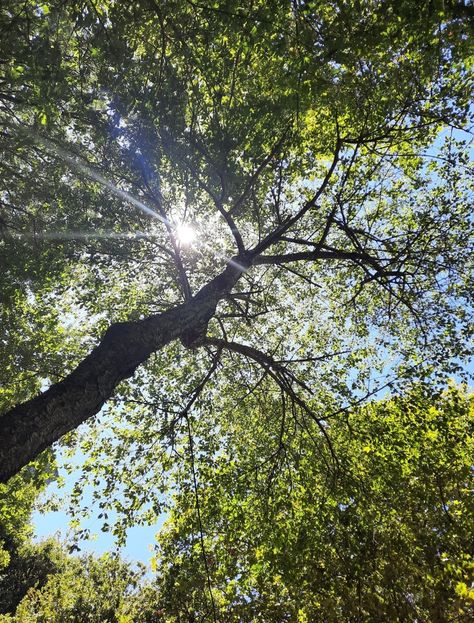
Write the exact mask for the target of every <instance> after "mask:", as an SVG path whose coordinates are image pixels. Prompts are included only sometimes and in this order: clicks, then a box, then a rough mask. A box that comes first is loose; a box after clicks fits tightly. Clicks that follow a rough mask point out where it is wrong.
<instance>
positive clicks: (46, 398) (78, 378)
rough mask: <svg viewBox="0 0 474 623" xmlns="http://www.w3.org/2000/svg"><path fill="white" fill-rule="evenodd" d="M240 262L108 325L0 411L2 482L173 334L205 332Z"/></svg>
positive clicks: (188, 339)
mask: <svg viewBox="0 0 474 623" xmlns="http://www.w3.org/2000/svg"><path fill="white" fill-rule="evenodd" d="M244 262H245V258H239V257H237V258H235V260H232V261H231V262H229V264H228V265H227V267H226V269H225V270H224V271H223V272H222V273H221V274H220V275H218V276H217V277H215V278H214V279H213V280H212V281H210V282H209V283H208V284H207V285H205V286H204V287H203V288H202V289H201V290H200V291H199V292H198V293H197V295H196V296H194V297H193V298H192V299H190V300H189V301H188V302H186V303H184V304H182V305H178V306H176V307H174V308H173V309H170V310H168V311H165V312H163V313H162V314H158V315H156V316H150V317H148V318H145V319H144V320H139V321H136V322H123V323H117V324H113V325H111V326H110V327H109V329H108V330H107V331H106V333H105V335H104V337H103V339H102V340H101V342H100V343H99V345H98V346H97V347H96V348H94V350H93V351H92V352H91V353H90V354H89V355H88V356H87V357H86V358H85V359H84V360H83V361H82V362H81V363H80V364H79V365H78V366H77V368H76V369H75V370H74V371H73V372H71V373H70V374H69V375H68V376H67V377H66V378H65V379H64V380H62V381H60V382H59V383H56V384H54V385H52V386H51V387H50V388H49V389H48V390H47V391H45V392H44V393H42V394H40V395H39V396H37V397H36V398H33V399H31V400H29V401H27V402H24V403H23V404H20V405H18V406H16V407H14V408H13V409H11V410H10V411H8V412H7V413H5V414H4V415H3V416H2V417H0V482H6V481H7V480H8V479H9V478H10V477H11V476H13V475H14V474H16V473H17V472H18V471H19V470H20V469H21V468H22V467H23V466H24V465H26V464H28V463H29V462H30V461H32V460H33V459H34V458H35V457H36V456H37V455H38V454H39V453H40V452H42V451H43V450H44V449H45V448H47V447H49V446H51V444H52V443H54V442H55V441H57V440H58V439H59V438H60V437H61V436H62V435H64V434H65V433H68V432H69V431H71V430H73V429H74V428H76V427H77V426H79V424H82V422H85V421H86V420H87V419H88V418H90V417H91V416H93V415H95V414H96V413H98V411H100V409H101V408H102V406H103V405H104V403H105V402H106V401H107V400H108V399H109V398H110V397H111V396H112V394H113V392H114V390H115V388H116V387H117V385H118V384H119V383H120V382H121V381H123V380H124V379H126V378H128V377H130V376H131V375H132V374H133V373H134V371H135V370H136V368H137V367H138V366H139V365H140V364H141V363H143V362H144V361H146V360H147V359H148V357H149V356H150V355H151V354H152V353H154V352H156V351H158V350H160V349H161V348H163V347H164V346H165V345H166V344H169V343H170V342H171V341H172V340H175V339H177V338H181V339H182V340H183V342H184V343H185V344H190V343H192V342H193V341H194V340H195V339H196V336H199V335H204V334H205V331H206V327H207V323H208V322H209V320H210V319H211V318H212V316H213V315H214V313H215V310H216V306H217V303H218V301H219V300H220V299H222V298H224V297H225V296H226V295H227V294H228V293H229V292H230V291H231V289H232V288H233V286H234V285H235V283H236V282H237V280H238V279H239V277H240V275H241V274H242V272H243V270H244V269H245V265H244Z"/></svg>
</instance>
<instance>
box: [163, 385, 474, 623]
mask: <svg viewBox="0 0 474 623" xmlns="http://www.w3.org/2000/svg"><path fill="white" fill-rule="evenodd" d="M270 408H271V407H270ZM263 409H265V407H263ZM256 415H257V414H255V413H253V414H252V416H250V414H245V412H243V411H242V412H240V413H239V414H237V415H236V417H235V420H234V421H233V423H232V424H229V431H228V433H229V435H230V434H232V435H234V436H235V437H236V438H237V440H236V441H235V443H233V444H228V445H226V446H225V447H222V448H221V450H220V451H219V452H218V453H216V454H215V455H214V456H213V458H212V459H209V458H208V457H206V456H199V457H195V466H194V469H195V470H196V473H197V475H198V476H197V478H198V492H199V505H200V521H201V526H202V529H203V543H201V535H200V524H199V521H198V517H197V514H196V507H195V505H196V500H195V496H194V494H193V486H192V482H190V478H189V476H188V473H189V471H191V468H189V469H188V471H187V472H186V471H185V470H183V476H182V480H181V483H180V487H179V489H178V490H177V491H176V495H175V502H174V505H173V510H172V512H171V515H170V518H169V520H168V522H167V526H166V527H165V528H164V530H163V532H162V533H161V535H160V545H159V551H158V552H159V553H158V560H157V570H158V578H159V579H158V586H160V587H161V591H162V597H161V599H162V605H163V608H164V610H165V612H166V616H165V617H164V620H166V621H170V622H171V621H180V620H186V621H188V620H189V621H191V620H196V621H198V620H201V619H202V620H213V618H212V614H211V611H212V605H211V601H210V595H209V587H208V578H207V573H208V574H209V583H210V586H211V587H212V595H213V601H214V604H215V609H216V613H217V615H216V617H217V620H222V621H295V622H296V621H299V622H302V621H376V620H377V621H394V622H395V621H420V620H422V621H468V620H471V617H472V615H473V613H474V593H473V591H472V588H471V586H472V580H473V572H474V561H473V559H472V550H471V544H470V538H471V534H472V529H473V527H474V506H473V498H472V464H473V458H474V454H473V453H474V447H473V443H472V441H473V437H472V432H473V423H474V420H473V416H474V403H473V398H472V395H468V394H466V393H465V392H464V391H463V390H462V389H458V388H456V387H454V386H453V387H450V388H449V389H448V390H446V391H445V392H443V393H442V394H438V393H435V394H433V393H432V391H431V390H430V389H429V388H427V387H417V388H415V389H413V390H412V391H411V392H410V393H409V394H407V395H406V396H404V397H398V398H386V399H384V400H383V401H380V402H373V403H371V404H369V405H367V406H366V407H362V408H359V409H357V410H355V411H352V412H350V413H348V414H347V418H346V420H345V421H337V422H335V423H334V425H333V426H332V441H333V445H334V450H335V453H336V455H337V457H338V460H339V465H338V468H337V469H336V470H334V471H332V472H329V473H328V468H327V463H326V460H327V459H326V456H325V454H326V453H325V448H324V445H323V444H322V442H321V440H320V439H318V438H317V436H315V435H316V432H317V431H316V430H314V429H315V427H314V426H313V427H312V428H311V427H310V428H308V429H307V430H304V429H302V430H299V431H294V430H291V429H290V430H285V431H284V433H283V435H282V438H281V440H280V446H279V448H278V449H277V451H276V452H277V453H278V461H279V463H280V469H278V470H275V468H274V464H273V462H272V460H271V457H272V451H273V450H274V448H273V446H272V445H270V447H269V448H266V452H262V448H261V446H260V445H259V444H261V443H262V438H263V437H264V432H263V431H262V428H261V427H262V426H264V425H263V424H260V428H259V427H258V426H259V425H258V424H257V422H258V421H263V420H264V418H265V411H264V410H263V411H262V412H261V413H260V414H259V417H255V416H256ZM195 434H196V435H201V426H200V425H199V423H197V422H196V423H195ZM215 434H216V433H215V432H214V433H213V435H215ZM266 441H267V443H268V444H271V437H270V435H268V436H267V440H266ZM254 455H257V456H259V457H260V458H261V463H260V466H259V467H257V468H254V469H252V468H251V467H250V466H252V465H253V464H254V463H253V461H254ZM202 545H203V546H204V547H205V550H204V552H205V554H203V551H202ZM204 557H205V558H204Z"/></svg>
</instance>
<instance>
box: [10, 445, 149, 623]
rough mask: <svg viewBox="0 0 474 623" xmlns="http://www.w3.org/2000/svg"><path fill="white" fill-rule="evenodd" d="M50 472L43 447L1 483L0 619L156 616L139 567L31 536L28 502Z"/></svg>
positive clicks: (114, 621)
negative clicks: (34, 458) (79, 552)
mask: <svg viewBox="0 0 474 623" xmlns="http://www.w3.org/2000/svg"><path fill="white" fill-rule="evenodd" d="M53 472H54V469H53V461H52V459H51V453H43V455H42V462H39V461H37V462H36V463H35V464H32V465H30V466H29V467H28V470H23V471H22V473H21V474H19V475H17V476H16V477H14V478H12V479H11V480H10V481H9V483H8V484H7V485H1V493H2V499H1V504H0V535H1V538H2V541H1V543H2V550H0V556H1V558H0V561H1V562H0V621H1V622H2V623H23V622H25V623H31V621H40V620H41V621H48V623H53V622H57V623H61V622H63V621H77V622H82V621H89V622H90V623H93V622H97V623H105V622H108V623H119V622H120V623H133V621H135V620H140V621H143V622H145V621H146V622H147V623H148V622H149V623H153V622H154V621H156V620H157V619H156V618H153V617H154V614H155V612H156V610H157V606H156V605H155V604H154V603H153V599H152V597H153V595H151V596H149V595H148V594H147V591H148V593H149V592H150V591H149V588H148V587H147V585H146V583H145V582H143V576H144V568H143V567H142V568H140V566H139V567H138V568H137V569H133V568H132V567H131V565H130V563H128V562H125V561H123V560H120V558H119V557H118V556H117V555H111V554H105V555H103V556H101V557H100V558H98V557H94V556H91V555H84V554H82V555H81V556H76V557H73V556H71V555H70V554H69V553H67V550H66V544H65V543H60V542H59V541H58V540H57V539H55V538H49V539H47V540H45V541H43V542H41V543H37V542H34V541H33V540H32V538H31V537H32V533H33V530H32V526H31V512H32V510H33V505H34V502H35V501H36V499H37V497H38V495H39V493H40V492H41V491H42V490H43V489H44V488H45V485H46V483H47V482H48V481H49V480H50V478H51V476H52V474H53ZM138 608H140V610H139V611H138Z"/></svg>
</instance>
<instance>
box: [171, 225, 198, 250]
mask: <svg viewBox="0 0 474 623" xmlns="http://www.w3.org/2000/svg"><path fill="white" fill-rule="evenodd" d="M176 237H177V238H178V240H179V241H180V242H181V244H183V245H189V244H191V243H192V242H194V240H196V230H195V229H194V228H193V227H191V226H190V225H185V224H184V223H182V224H181V225H178V227H177V228H176Z"/></svg>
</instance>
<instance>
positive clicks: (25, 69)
mask: <svg viewBox="0 0 474 623" xmlns="http://www.w3.org/2000/svg"><path fill="white" fill-rule="evenodd" d="M1 11H2V13H1V15H2V43H1V46H2V56H1V58H2V59H5V60H4V64H5V68H6V74H5V78H4V79H3V82H2V86H1V93H0V101H1V106H2V108H1V119H0V123H1V128H2V135H1V138H2V161H1V164H0V167H1V171H2V176H1V180H2V181H1V183H2V188H1V203H2V214H1V227H2V242H1V245H2V246H1V249H2V255H3V265H4V271H3V275H2V284H1V288H2V300H3V303H4V307H3V312H2V313H3V315H4V323H3V326H2V331H3V332H4V337H3V338H2V340H3V341H2V343H3V344H5V354H4V361H5V366H4V369H3V370H2V374H3V375H4V378H3V380H2V386H5V389H2V403H3V407H4V410H5V413H4V415H3V416H2V418H0V457H1V461H0V465H1V467H0V476H1V479H2V481H5V480H7V479H8V478H9V477H10V476H11V475H12V474H14V473H16V472H17V471H18V470H19V469H20V468H21V467H22V466H24V465H25V464H27V463H28V462H29V461H31V460H32V459H33V458H34V457H35V456H37V455H38V453H40V452H41V451H42V450H44V449H45V448H47V447H49V446H50V445H51V444H52V443H53V442H55V441H57V440H58V439H60V438H61V437H62V436H63V435H65V434H66V433H68V432H70V431H73V430H75V429H76V428H77V427H78V426H79V425H80V424H81V423H83V422H85V421H88V420H89V418H91V417H92V416H93V415H95V414H97V413H98V412H99V410H100V409H101V408H102V407H103V406H104V404H105V403H106V401H107V400H109V399H111V398H112V397H113V396H114V399H113V400H114V401H115V402H114V403H112V404H111V406H110V409H109V414H108V416H107V418H108V419H107V425H106V429H105V430H104V431H103V432H102V437H101V440H100V446H98V449H97V450H96V452H97V453H99V455H100V456H101V459H102V460H101V464H100V465H97V466H95V468H96V469H95V471H94V470H92V468H91V466H90V465H89V472H91V471H92V472H93V473H94V476H93V478H95V479H96V482H98V480H99V476H98V475H97V474H98V473H101V470H105V471H107V470H109V471H108V475H106V476H105V477H104V478H105V480H102V482H105V485H104V486H105V487H106V490H107V496H108V497H109V498H110V499H114V500H115V503H116V504H121V502H120V501H119V500H118V499H117V496H114V495H113V494H112V493H111V491H112V489H113V487H114V486H115V485H114V484H113V483H116V482H117V481H118V482H120V483H121V485H120V486H123V488H124V491H125V493H126V494H127V495H128V496H129V498H130V501H131V502H130V503H131V506H130V508H132V510H133V511H135V510H137V508H141V509H142V510H143V511H144V512H145V515H146V513H148V512H149V513H153V512H155V510H156V509H155V510H154V508H153V503H154V504H155V506H156V504H158V501H157V499H156V498H153V496H154V495H155V494H152V493H150V500H151V501H150V502H149V504H150V505H151V507H152V508H150V505H149V506H147V503H148V501H145V500H143V496H142V498H141V499H140V495H139V494H138V493H137V487H138V485H137V483H139V484H140V488H142V486H143V484H144V483H146V484H147V486H149V487H150V488H151V483H154V484H155V485H156V490H157V491H159V490H160V488H164V487H165V486H166V485H165V483H164V479H165V477H166V476H167V472H171V471H172V466H171V463H170V461H171V456H172V455H173V451H174V449H175V448H176V443H179V439H180V437H182V436H183V435H186V434H187V427H188V424H189V421H190V420H189V418H190V417H191V416H192V415H193V410H194V409H195V408H196V406H197V405H198V404H199V405H200V408H201V409H204V411H203V412H205V408H206V401H207V403H209V402H213V403H214V404H217V403H219V404H221V405H222V408H223V412H222V413H223V417H227V414H228V413H229V410H232V409H233V408H234V405H235V404H236V403H239V402H240V401H242V400H244V401H246V400H247V398H248V396H249V395H257V396H259V397H260V398H259V399H260V400H263V399H264V394H263V393H262V392H263V391H264V390H265V392H267V394H266V395H265V400H267V398H268V392H271V395H274V394H275V393H276V395H277V396H279V397H280V398H281V400H280V407H281V408H280V410H279V414H280V415H279V418H280V419H279V421H278V422H274V423H273V424H274V425H276V426H277V428H276V429H275V435H277V436H278V433H277V431H278V430H280V429H281V428H285V426H287V422H288V417H289V416H287V413H286V409H287V407H288V402H287V401H288V400H289V401H290V405H291V418H290V419H293V420H294V422H299V423H300V424H298V425H301V426H307V425H308V422H318V429H319V433H318V434H319V435H321V436H322V437H324V439H325V440H326V443H327V445H328V452H329V459H328V460H330V461H332V462H337V460H338V457H337V456H335V454H334V453H333V450H332V445H331V444H332V442H331V439H330V437H331V431H330V426H328V423H327V418H326V415H327V411H328V408H332V407H333V411H334V412H337V411H339V410H341V409H344V408H345V407H346V406H347V404H348V403H350V402H353V401H354V400H355V401H358V400H362V398H363V397H364V396H366V397H368V396H369V395H371V394H372V393H373V392H376V391H377V389H379V388H380V385H384V384H385V383H387V382H389V381H388V380H385V381H381V382H380V383H379V384H378V385H377V383H374V376H376V375H377V374H382V373H384V374H388V375H389V377H390V378H391V377H392V376H393V378H395V379H396V378H398V377H402V378H404V379H407V378H410V377H414V376H415V375H418V376H421V377H423V376H426V375H430V374H432V373H433V371H436V372H438V373H439V375H440V376H441V377H443V375H448V374H450V373H452V372H453V371H456V370H458V369H459V359H460V358H462V357H465V356H466V355H468V354H469V352H470V351H469V348H470V346H469V338H470V335H471V312H472V309H471V299H472V285H471V284H472V281H471V276H472V254H471V252H470V248H471V243H472V218H471V216H472V215H471V211H470V203H469V196H470V192H471V184H472V181H471V180H470V178H469V172H470V168H469V166H470V165H469V162H468V152H467V149H466V146H465V141H464V140H463V138H462V137H463V136H468V133H467V134H466V133H465V130H467V131H469V93H470V90H471V89H470V86H471V83H472V79H471V78H472V76H471V73H470V68H471V66H470V58H471V57H470V49H471V41H472V39H471V35H472V32H471V31H472V9H471V8H470V6H469V5H461V4H457V3H445V4H444V5H438V4H437V3H431V2H426V3H422V4H421V6H420V3H418V2H417V3H413V2H409V1H406V2H401V3H400V2H389V1H386V2H365V3H360V2H329V1H326V2H323V1H318V2H309V1H308V2H298V1H296V2H291V3H290V2H288V1H287V0H285V1H283V0H280V1H276V0H275V1H274V2H270V3H269V2H259V1H255V2H252V3H251V5H248V3H239V2H234V1H231V0H229V1H227V2H222V3H214V4H213V5H212V6H208V5H207V4H204V3H195V2H191V1H183V0H179V1H178V0H169V1H167V2H163V3H157V2H139V3H135V4H133V5H129V4H126V3H125V4H123V3H112V2H95V3H92V2H85V3H82V4H81V3H79V4H78V3H77V2H71V3H69V2H46V3H43V4H41V5H38V4H37V3H36V2H32V1H27V2H23V1H22V2H16V1H13V0H11V1H9V2H7V3H4V4H3V5H2V9H1ZM460 14H462V15H463V17H462V18H461V17H460ZM466 16H467V19H466ZM443 131H444V134H442V132H443ZM440 133H441V134H440ZM441 143H442V145H441ZM184 225H186V226H187V228H188V229H185V228H184V227H183V226H184ZM190 231H191V232H192V231H194V232H195V234H196V241H195V242H194V243H193V244H189V242H186V238H188V239H189V237H190ZM101 336H102V337H101ZM87 353H89V354H87ZM387 362H389V363H388V364H387ZM129 378H132V380H131V381H129V382H124V381H126V380H127V379H129ZM262 379H263V380H262ZM12 384H15V390H14V391H13V390H11V389H9V388H11V387H12ZM48 385H50V387H49V388H48V389H46V390H45V391H42V393H40V394H39V395H37V396H35V394H36V393H37V392H38V390H39V389H41V388H44V387H45V386H48ZM222 396H225V399H222ZM114 418H115V419H114ZM97 425H100V419H97V420H95V424H94V423H91V426H92V427H94V426H97ZM177 440H178V441H177ZM275 441H276V442H277V439H276V440H275ZM83 443H84V444H85V446H88V445H90V443H92V441H91V439H90V438H85V439H84V440H83ZM277 443H278V442H277ZM205 450H206V449H204V450H203V451H205ZM208 451H209V452H212V451H214V450H213V449H210V450H208ZM120 462H122V464H123V463H125V462H127V463H128V468H129V469H128V470H122V469H120V468H119V465H120ZM157 462H159V463H160V465H162V470H161V471H160V472H159V473H156V470H155V472H152V471H151V468H152V466H153V465H154V464H156V463H157ZM140 488H139V489H138V490H140ZM107 496H106V497H105V498H104V505H105V506H106V505H107V504H108V503H109V502H108V500H107ZM110 503H112V502H110Z"/></svg>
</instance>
